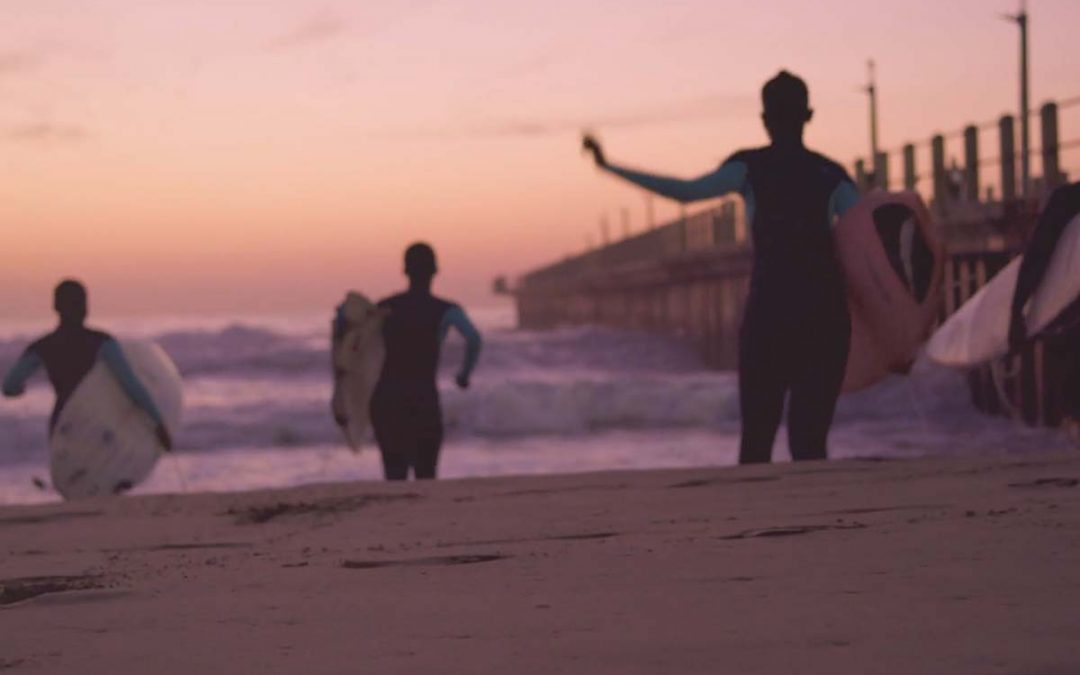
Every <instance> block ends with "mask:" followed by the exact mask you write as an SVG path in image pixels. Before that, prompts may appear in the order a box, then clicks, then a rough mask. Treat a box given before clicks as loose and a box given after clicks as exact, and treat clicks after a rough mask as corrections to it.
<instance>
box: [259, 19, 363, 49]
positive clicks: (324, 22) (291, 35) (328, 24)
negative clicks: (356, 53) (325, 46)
mask: <svg viewBox="0 0 1080 675" xmlns="http://www.w3.org/2000/svg"><path fill="white" fill-rule="evenodd" d="M348 30H349V22H348V21H346V20H345V19H344V18H343V17H341V16H339V15H337V14H334V13H332V12H321V13H319V14H316V15H314V16H310V17H308V18H307V19H305V20H304V21H302V22H300V23H299V24H297V25H296V26H295V27H293V28H292V29H291V30H289V31H287V32H285V33H282V34H281V35H279V36H277V37H275V38H274V39H273V40H271V41H270V42H269V43H267V45H266V47H267V49H269V50H271V51H283V50H287V49H295V48H297V47H304V46H307V45H310V44H316V43H319V42H325V41H326V40H332V39H334V38H336V37H338V36H340V35H342V34H344V33H345V32H346V31H348Z"/></svg>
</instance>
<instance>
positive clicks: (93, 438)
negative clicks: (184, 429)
mask: <svg viewBox="0 0 1080 675" xmlns="http://www.w3.org/2000/svg"><path fill="white" fill-rule="evenodd" d="M120 348H121V350H122V351H123V353H124V357H125V358H126V359H127V361H128V363H129V364H130V365H131V369H132V370H133V371H134V372H135V375H136V377H138V378H139V381H140V382H141V383H142V384H143V386H144V387H146V390H147V391H148V392H149V393H150V396H151V397H152V398H153V399H154V403H155V404H156V405H157V407H158V410H160V411H161V415H162V417H163V418H164V422H165V427H166V429H167V430H168V431H169V435H170V436H172V437H173V438H174V439H175V438H176V434H177V432H178V431H179V429H180V414H181V408H182V406H183V390H182V384H183V383H182V381H181V379H180V373H179V372H178V371H177V369H176V366H175V365H174V364H173V362H172V360H171V359H170V358H169V356H168V355H167V354H166V353H165V351H164V350H163V349H162V348H161V347H159V346H158V345H156V344H154V343H153V342H148V341H141V340H136V341H122V342H121V343H120ZM154 431H155V424H154V421H153V420H152V419H151V418H150V416H149V415H147V414H146V412H145V411H144V410H143V409H142V408H140V407H139V406H138V405H136V403H135V402H134V401H133V400H132V399H131V397H129V396H128V395H127V393H126V392H125V391H124V390H123V389H122V388H121V386H120V383H119V382H118V381H117V379H116V377H115V376H114V375H113V374H112V371H110V370H109V367H108V366H107V365H106V363H105V362H104V360H102V359H99V360H98V362H97V363H96V364H94V367H93V368H92V369H91V370H90V372H89V373H87V375H86V377H85V378H83V380H82V382H80V383H79V386H78V387H76V388H75V391H74V392H73V393H72V394H71V397H70V398H69V399H68V401H67V403H66V404H65V405H64V408H63V410H62V411H61V412H60V415H59V417H58V418H57V420H56V426H55V428H54V429H53V433H52V438H51V439H50V451H51V453H50V470H51V473H52V483H53V487H55V488H56V491H57V492H59V493H60V494H61V495H62V496H63V497H64V499H82V498H85V497H94V496H99V495H112V494H118V493H121V492H124V491H125V490H128V489H130V488H132V487H134V486H135V485H138V484H139V483H141V482H142V481H143V480H145V479H146V477H147V476H149V475H150V472H151V471H153V469H154V465H155V464H156V463H157V460H158V458H159V457H160V456H161V454H162V453H163V452H164V450H165V449H164V448H163V447H162V446H161V443H160V442H159V441H158V439H157V436H156V435H155V433H154Z"/></svg>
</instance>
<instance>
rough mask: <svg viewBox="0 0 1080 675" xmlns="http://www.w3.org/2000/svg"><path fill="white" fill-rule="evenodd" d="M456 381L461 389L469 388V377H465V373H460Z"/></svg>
mask: <svg viewBox="0 0 1080 675" xmlns="http://www.w3.org/2000/svg"><path fill="white" fill-rule="evenodd" d="M454 381H455V382H457V386H458V388H459V389H468V388H469V376H468V375H465V374H464V373H458V376H457V377H456V378H454Z"/></svg>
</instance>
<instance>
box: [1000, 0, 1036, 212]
mask: <svg viewBox="0 0 1080 675" xmlns="http://www.w3.org/2000/svg"><path fill="white" fill-rule="evenodd" d="M1005 19H1007V20H1008V21H1012V22H1013V23H1015V24H1016V25H1017V26H1019V27H1020V195H1021V196H1022V197H1027V196H1028V193H1029V191H1030V189H1031V132H1030V115H1029V114H1028V111H1029V109H1030V105H1029V104H1028V84H1029V83H1028V13H1027V0H1020V13H1019V14H1008V15H1006V16H1005Z"/></svg>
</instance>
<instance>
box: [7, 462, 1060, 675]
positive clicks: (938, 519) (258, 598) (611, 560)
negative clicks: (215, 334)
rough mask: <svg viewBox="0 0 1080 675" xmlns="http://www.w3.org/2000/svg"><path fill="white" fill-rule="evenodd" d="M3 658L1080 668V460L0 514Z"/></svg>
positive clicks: (57, 662)
mask: <svg viewBox="0 0 1080 675" xmlns="http://www.w3.org/2000/svg"><path fill="white" fill-rule="evenodd" d="M0 550H2V551H3V557H2V559H0V635H3V638H4V639H3V640H0V672H4V673H7V672H18V673H22V672H26V673H82V674H93V673H129V672H143V673H155V674H166V673H184V674H190V673H271V674H272V673H290V674H291V673H305V674H307V673H470V674H473V673H477V674H480V673H483V674H486V673H492V674H495V673H515V674H517V673H523V674H531V673H536V674H538V675H539V674H544V675H547V674H550V673H611V674H612V675H615V674H618V675H627V674H633V673H678V674H683V673H737V674H745V673H860V674H869V673H897V674H900V673H904V674H910V673H979V674H984V673H1011V674H1017V675H1065V674H1066V673H1080V648H1078V646H1080V454H1071V455H1065V456H1037V457H1031V456H1025V457H1013V458H1004V459H1002V458H997V459H988V460H970V459H967V460H918V461H889V462H880V461H860V460H851V461H838V462H831V463H811V464H802V465H774V466H761V467H742V468H726V469H721V468H715V469H702V470H677V471H645V472H625V473H602V474H581V475H570V476H549V477H522V478H494V479H474V480H460V481H445V482H438V483H429V484H415V483H410V484H405V485H385V484H372V483H352V484H338V485H322V486H310V487H303V488H296V489H289V490H280V491H260V492H252V493H245V494H198V495H182V496H147V497H133V498H124V499H115V500H101V501H87V502H80V503H72V504H56V505H44V506H23V507H5V508H2V509H0Z"/></svg>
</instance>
